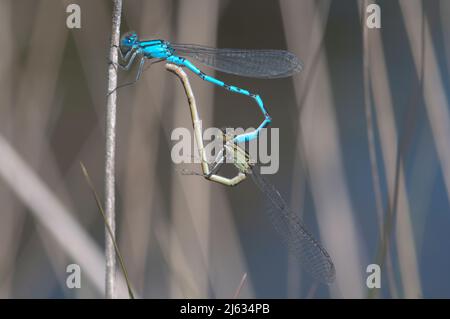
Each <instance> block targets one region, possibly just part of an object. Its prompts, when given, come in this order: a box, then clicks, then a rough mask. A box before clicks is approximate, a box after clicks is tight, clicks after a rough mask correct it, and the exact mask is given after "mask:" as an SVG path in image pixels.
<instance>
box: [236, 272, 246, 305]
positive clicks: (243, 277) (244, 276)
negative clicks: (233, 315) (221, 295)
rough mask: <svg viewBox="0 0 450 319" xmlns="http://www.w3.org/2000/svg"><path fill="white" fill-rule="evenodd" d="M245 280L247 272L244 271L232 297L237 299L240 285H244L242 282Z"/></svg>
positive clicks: (240, 288)
mask: <svg viewBox="0 0 450 319" xmlns="http://www.w3.org/2000/svg"><path fill="white" fill-rule="evenodd" d="M246 280H247V273H244V275H243V276H242V279H241V282H240V283H239V286H238V287H237V289H236V292H235V293H234V295H233V299H237V298H238V297H239V294H240V293H241V290H242V287H244V283H245V281H246Z"/></svg>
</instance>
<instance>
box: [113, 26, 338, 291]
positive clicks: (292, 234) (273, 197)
mask: <svg viewBox="0 0 450 319" xmlns="http://www.w3.org/2000/svg"><path fill="white" fill-rule="evenodd" d="M119 53H120V56H121V60H122V61H120V63H119V66H120V67H121V68H123V69H125V70H129V69H130V68H131V66H132V65H133V62H134V61H136V60H139V68H138V71H137V75H136V78H135V80H134V82H136V81H138V80H139V78H140V76H141V75H142V71H143V68H144V64H145V62H146V61H147V60H152V61H151V62H152V63H155V62H160V61H167V62H168V63H170V64H171V65H176V66H179V67H185V68H187V69H189V70H190V71H192V72H193V73H194V74H196V75H197V76H199V77H200V78H201V79H202V80H205V81H207V82H210V83H213V84H215V85H217V86H220V87H223V88H225V89H227V90H229V91H231V92H234V93H238V94H242V95H245V96H248V97H251V98H253V99H254V100H255V102H256V103H257V105H258V107H259V109H260V110H261V112H262V113H263V116H264V120H263V122H262V123H261V124H260V125H259V126H258V127H257V128H256V129H255V130H254V131H252V132H249V133H244V134H240V135H236V136H229V135H227V134H223V136H222V137H223V142H224V143H223V149H222V152H221V153H219V155H218V156H217V157H216V160H215V161H214V162H213V163H212V164H211V165H210V164H209V163H208V162H207V160H206V157H205V154H204V149H203V140H202V138H201V134H200V131H199V130H200V128H199V126H198V123H199V122H200V118H199V116H198V112H197V108H196V105H195V102H193V101H189V104H190V108H191V116H192V123H193V126H194V131H195V137H196V142H197V145H198V146H199V151H200V157H201V162H202V170H203V174H201V175H202V176H204V177H205V178H207V179H208V180H211V181H215V182H218V183H221V184H224V185H227V186H234V185H237V184H239V183H240V182H242V181H243V180H244V179H245V178H246V177H247V176H248V175H250V176H251V177H252V179H253V180H254V182H255V183H256V185H257V186H258V188H259V189H260V190H261V191H262V193H263V194H264V196H265V197H266V198H267V199H268V201H269V203H270V204H271V207H272V209H270V210H268V212H269V213H270V214H269V217H270V219H271V221H272V223H273V225H274V227H275V229H276V230H277V232H278V233H279V234H280V235H281V237H282V238H283V239H284V242H285V243H286V245H287V247H288V248H289V250H290V251H291V252H292V253H293V254H295V255H296V256H298V257H299V260H300V262H301V263H302V264H303V266H304V268H305V269H306V270H307V271H308V272H309V273H310V274H311V275H312V276H313V277H314V278H315V279H316V280H318V281H320V282H324V283H331V282H332V281H333V280H334V277H335V269H334V265H333V262H332V260H331V258H330V256H329V255H328V253H327V252H326V250H325V249H324V248H323V247H322V246H321V245H320V243H319V242H318V241H317V240H315V239H314V237H313V236H312V235H311V234H310V233H309V232H308V231H307V230H306V228H305V227H304V226H303V223H302V222H301V220H300V218H299V217H298V216H296V215H294V214H293V213H292V212H291V211H290V209H289V207H288V206H287V204H286V202H285V201H284V199H283V198H282V197H281V195H280V193H279V192H278V191H277V190H276V189H275V188H274V186H273V185H271V184H270V183H269V182H268V181H267V180H266V179H265V178H264V177H263V176H261V175H260V174H259V172H258V170H257V168H258V166H257V165H255V164H254V163H252V162H251V161H250V157H249V155H248V153H247V152H246V151H245V150H244V149H243V148H241V147H240V146H239V145H238V144H240V143H243V142H248V141H251V140H253V139H255V138H257V137H258V135H259V133H260V132H261V130H262V129H263V128H265V127H267V126H268V125H269V124H270V122H271V117H270V115H269V114H268V112H267V110H266V108H265V106H264V103H263V101H262V99H261V97H260V96H259V95H258V94H254V93H250V92H249V91H247V90H245V89H241V88H239V87H237V86H233V85H228V84H226V83H224V82H222V81H220V80H218V79H216V78H214V77H212V76H209V75H206V74H205V73H203V72H202V71H201V70H200V69H199V68H197V67H196V66H195V65H194V64H193V63H192V62H191V61H189V60H188V59H187V58H193V59H194V60H196V61H198V62H200V63H202V64H204V65H206V66H209V67H211V68H213V69H216V70H218V71H222V72H225V73H231V74H235V75H239V76H246V77H254V78H262V79H274V78H281V77H287V76H291V75H293V74H295V73H296V72H299V71H300V70H301V69H302V64H301V62H300V61H299V59H298V58H297V57H296V56H295V55H294V54H292V53H290V52H288V51H284V50H243V49H217V48H210V47H206V46H200V45H195V44H174V43H170V42H168V41H164V40H140V39H139V37H138V35H137V34H136V33H135V32H129V33H127V34H125V35H124V36H123V37H122V38H121V41H120V48H119ZM170 64H169V67H168V69H169V70H171V71H172V72H175V73H177V71H176V67H175V68H171V67H170ZM178 75H179V76H180V77H181V78H182V75H180V74H178ZM182 79H183V78H182ZM134 82H132V83H134ZM184 84H186V83H184ZM185 89H186V85H185ZM186 93H188V92H186ZM191 95H192V96H193V94H191ZM188 97H189V94H188ZM226 156H231V157H232V163H233V164H234V166H235V167H236V168H237V170H238V174H237V175H236V176H235V177H233V178H227V177H224V176H221V175H218V174H217V173H218V171H219V170H220V168H221V167H222V165H223V164H224V163H225V162H226V161H225V159H226Z"/></svg>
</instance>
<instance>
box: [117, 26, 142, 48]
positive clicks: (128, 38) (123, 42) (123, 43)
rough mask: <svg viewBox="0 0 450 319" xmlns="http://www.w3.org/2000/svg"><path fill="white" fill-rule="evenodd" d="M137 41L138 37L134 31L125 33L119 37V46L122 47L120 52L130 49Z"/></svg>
mask: <svg viewBox="0 0 450 319" xmlns="http://www.w3.org/2000/svg"><path fill="white" fill-rule="evenodd" d="M138 41H139V37H138V35H137V33H136V32H134V31H131V32H127V33H125V34H124V35H123V36H122V38H121V39H120V48H121V49H122V52H124V51H125V52H126V51H128V50H130V49H131V48H132V47H133V45H135V44H137V43H138Z"/></svg>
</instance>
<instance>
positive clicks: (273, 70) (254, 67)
mask: <svg viewBox="0 0 450 319" xmlns="http://www.w3.org/2000/svg"><path fill="white" fill-rule="evenodd" d="M170 46H171V47H172V48H173V49H174V53H175V54H176V55H180V56H185V57H190V58H194V59H195V60H197V61H199V62H201V63H203V64H205V65H207V66H209V67H212V68H213V69H216V70H219V71H222V72H225V73H231V74H235V75H240V76H247V77H253V78H261V79H274V78H283V77H287V76H291V75H293V74H294V73H296V72H299V71H301V69H302V67H303V65H302V63H301V62H300V60H299V59H298V58H297V57H296V56H295V55H294V54H293V53H291V52H288V51H284V50H241V49H217V48H210V47H205V46H201V45H195V44H170Z"/></svg>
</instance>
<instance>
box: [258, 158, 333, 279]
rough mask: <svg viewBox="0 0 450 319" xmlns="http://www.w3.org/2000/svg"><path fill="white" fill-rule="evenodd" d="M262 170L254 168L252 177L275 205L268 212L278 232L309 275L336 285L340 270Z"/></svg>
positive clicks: (272, 204)
mask: <svg viewBox="0 0 450 319" xmlns="http://www.w3.org/2000/svg"><path fill="white" fill-rule="evenodd" d="M258 168H259V167H258V166H254V167H253V171H252V174H251V175H252V178H253V180H254V182H255V184H256V185H257V186H258V187H259V189H260V190H261V191H262V193H263V194H264V195H265V196H266V197H267V199H268V201H269V204H270V205H271V209H269V210H266V211H267V212H268V215H269V218H270V220H271V222H272V224H273V225H274V227H275V229H276V231H277V232H278V233H279V234H280V236H281V237H282V239H283V241H284V242H285V243H286V245H287V247H288V249H289V250H290V251H291V252H292V253H293V254H294V255H296V256H297V257H298V259H299V261H300V263H301V264H302V265H303V266H304V268H305V270H306V271H307V272H309V273H310V274H311V275H312V276H313V277H314V278H315V279H316V280H318V281H320V282H322V283H327V284H329V283H332V282H333V281H334V279H335V275H336V271H335V268H334V264H333V261H332V260H331V257H330V255H329V254H328V253H327V251H326V250H325V248H323V247H322V245H321V244H320V243H319V242H318V241H317V240H316V239H314V237H313V236H312V235H311V234H310V233H309V232H308V231H307V230H306V228H305V227H304V226H303V223H302V221H301V219H300V217H298V216H297V215H294V214H293V213H292V211H291V210H290V209H289V207H288V206H287V204H286V202H285V201H284V199H283V198H282V197H281V195H280V193H279V192H278V190H277V189H276V188H275V187H274V186H273V185H272V184H270V183H269V182H268V181H267V180H266V179H265V178H264V177H262V176H261V175H260V174H259V172H257V169H258Z"/></svg>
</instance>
